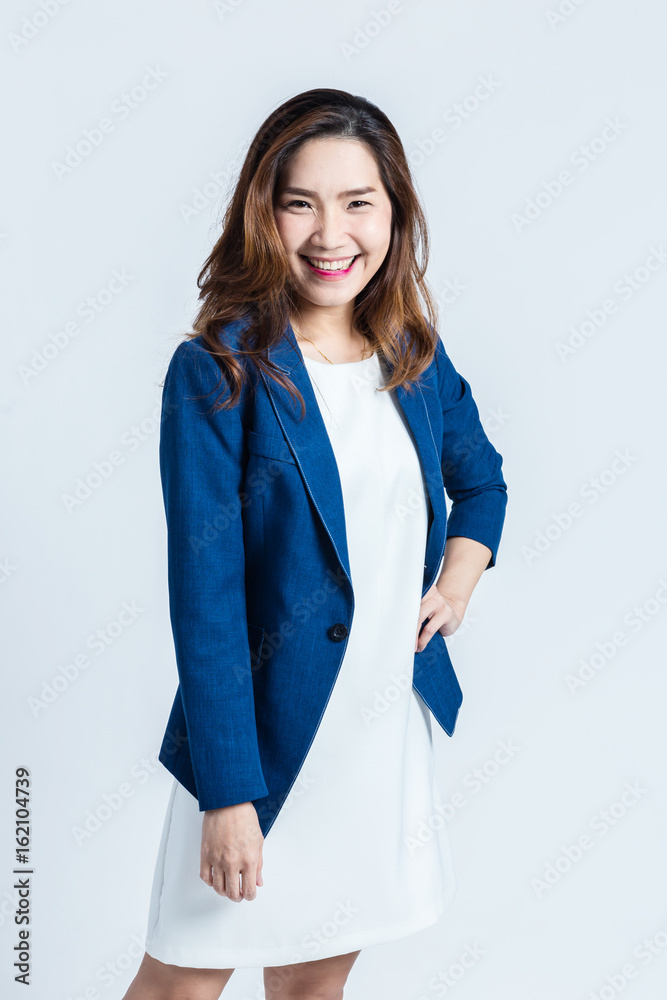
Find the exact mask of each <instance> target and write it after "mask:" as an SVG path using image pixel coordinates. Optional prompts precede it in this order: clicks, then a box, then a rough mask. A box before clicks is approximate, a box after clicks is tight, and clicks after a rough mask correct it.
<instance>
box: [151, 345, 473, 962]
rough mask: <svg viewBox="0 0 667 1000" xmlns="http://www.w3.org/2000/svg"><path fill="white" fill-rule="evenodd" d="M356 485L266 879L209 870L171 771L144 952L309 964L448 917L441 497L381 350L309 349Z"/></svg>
mask: <svg viewBox="0 0 667 1000" xmlns="http://www.w3.org/2000/svg"><path fill="white" fill-rule="evenodd" d="M305 363H306V366H307V369H308V373H309V375H310V377H311V381H312V384H313V387H314V390H315V395H316V398H317V400H318V403H319V406H320V411H321V413H322V417H323V419H324V422H325V424H326V428H327V431H328V433H329V436H330V439H331V444H332V447H333V450H334V454H335V456H336V461H337V464H338V469H339V473H340V479H341V485H342V490H343V499H344V509H345V522H346V531H347V545H348V554H349V560H350V570H351V576H352V584H353V588H354V595H355V609H354V617H353V621H352V627H351V629H350V636H349V639H348V646H347V649H346V652H345V658H344V661H343V664H342V666H341V669H340V672H339V674H338V678H337V680H336V683H335V685H334V689H333V692H332V695H331V698H330V700H329V703H328V705H327V708H326V711H325V713H324V716H323V718H322V721H321V723H320V726H319V728H318V730H317V733H316V735H315V738H314V740H313V742H312V744H311V746H310V749H309V751H308V754H307V756H306V759H305V761H304V764H303V767H302V768H301V771H300V772H299V775H298V777H297V779H296V781H295V783H294V785H293V786H292V789H291V791H290V794H289V796H288V798H287V799H286V801H285V803H284V805H283V807H282V808H281V810H280V812H279V813H278V816H277V818H276V820H275V822H274V824H273V826H272V827H271V829H270V830H269V831H268V833H267V836H266V839H265V841H264V845H263V869H262V875H263V879H264V884H263V885H261V886H258V887H257V895H256V897H255V899H254V900H241V901H240V902H234V901H232V900H230V899H228V898H226V897H224V896H220V895H219V894H218V893H216V891H215V890H214V889H213V888H211V887H210V886H207V885H206V884H205V883H204V882H203V881H202V880H201V879H200V877H199V862H200V847H201V829H202V821H203V816H204V814H203V812H200V811H199V807H198V803H197V800H196V799H195V798H194V796H192V795H191V794H190V792H188V791H187V790H186V789H185V788H184V787H183V786H182V785H181V784H180V783H179V782H177V781H176V779H174V782H173V787H172V791H171V796H170V800H169V804H168V807H167V814H166V817H165V823H164V829H163V833H162V839H161V842H160V846H159V850H158V857H157V863H156V866H155V875H154V880H153V889H152V894H151V900H150V913H149V918H148V932H147V939H146V950H147V951H148V953H149V954H150V955H152V956H153V957H154V958H157V959H158V960H159V961H161V962H166V963H168V964H171V965H181V966H191V967H194V968H218V969H223V968H224V969H232V968H252V967H260V968H261V967H270V966H274V965H288V964H293V963H297V962H307V961H312V960H315V959H320V958H327V957H330V956H333V955H340V954H344V953H346V952H350V951H356V950H358V949H360V948H365V947H367V946H369V945H374V944H379V943H381V942H384V941H391V940H395V939H397V938H402V937H405V936H406V935H409V934H412V933H414V932H415V931H419V930H421V929H422V928H425V927H428V926H429V925H431V924H433V923H435V921H436V920H437V919H438V918H439V916H440V915H441V914H442V913H443V911H444V910H445V909H446V908H447V906H448V905H449V903H450V902H451V900H452V898H453V896H454V895H455V892H456V886H457V883H456V876H455V870H454V865H453V859H452V854H451V850H450V843H449V838H448V833H447V828H446V823H445V821H444V819H443V814H442V811H441V810H442V806H443V802H442V799H441V798H440V795H439V792H438V788H437V785H436V784H435V773H434V759H433V748H432V742H431V717H430V711H429V709H428V708H427V707H426V705H425V704H424V702H423V701H422V699H421V698H420V697H419V695H418V694H417V693H416V691H415V690H414V688H413V687H412V669H413V662H414V655H415V654H414V644H415V638H416V635H417V623H418V612H419V606H420V602H421V590H422V585H423V571H424V554H425V548H426V533H427V525H428V515H429V508H428V504H429V500H428V493H427V491H426V484H425V481H424V479H423V476H422V470H421V464H420V462H419V458H418V454H417V451H416V449H415V445H414V438H413V436H412V432H411V430H410V427H409V424H408V423H407V421H406V419H405V417H404V415H403V411H402V410H401V407H400V405H399V403H398V401H397V400H396V399H395V395H394V393H393V392H377V391H376V388H378V387H380V386H382V385H383V384H384V373H383V368H382V366H381V363H380V361H379V358H378V355H377V354H374V355H373V356H372V357H370V358H367V359H365V360H363V361H353V362H347V363H343V364H328V363H327V362H325V361H322V362H319V361H313V360H312V359H310V358H306V359H305Z"/></svg>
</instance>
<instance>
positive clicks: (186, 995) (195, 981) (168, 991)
mask: <svg viewBox="0 0 667 1000" xmlns="http://www.w3.org/2000/svg"><path fill="white" fill-rule="evenodd" d="M233 971H234V970H233V969H190V968H185V967H184V966H181V965H165V964H164V962H158V960H157V958H153V956H152V955H149V954H148V952H146V953H145V954H144V957H143V959H142V962H141V965H140V966H139V969H138V970H137V974H136V976H135V977H134V979H133V980H132V982H131V983H130V988H129V990H128V991H127V993H126V994H125V996H124V997H123V1000H218V997H219V996H220V994H221V993H222V990H223V988H224V986H226V984H227V983H228V982H229V979H230V977H231V975H232V973H233Z"/></svg>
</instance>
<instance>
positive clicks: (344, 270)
mask: <svg viewBox="0 0 667 1000" xmlns="http://www.w3.org/2000/svg"><path fill="white" fill-rule="evenodd" d="M299 256H300V257H301V258H302V259H303V260H304V261H305V262H306V264H307V265H308V267H309V268H310V270H311V271H314V272H315V274H318V275H322V276H324V275H326V276H327V277H333V276H334V275H336V276H337V277H338V276H339V275H340V276H342V275H345V274H349V273H350V271H351V270H352V268H353V267H354V264H355V261H356V259H357V257H360V256H361V255H360V254H354V256H352V257H344V258H341V259H340V260H326V259H323V258H321V257H306V255H305V254H299Z"/></svg>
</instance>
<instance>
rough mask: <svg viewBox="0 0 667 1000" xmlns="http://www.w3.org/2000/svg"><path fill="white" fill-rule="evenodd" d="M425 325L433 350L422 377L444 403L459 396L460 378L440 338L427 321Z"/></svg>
mask: <svg viewBox="0 0 667 1000" xmlns="http://www.w3.org/2000/svg"><path fill="white" fill-rule="evenodd" d="M424 318H426V317H424ZM427 325H428V326H429V329H430V331H431V336H432V338H433V343H434V347H435V350H434V353H433V360H432V361H431V364H430V365H429V367H428V368H427V369H426V371H425V372H424V375H425V377H426V378H427V379H430V380H431V383H432V384H433V385H435V387H436V388H437V391H438V395H439V397H440V399H441V401H442V402H443V403H446V402H448V401H450V400H452V399H453V398H456V397H458V396H459V395H460V386H461V377H460V375H459V373H458V372H457V370H456V368H455V367H454V365H453V363H452V360H451V358H450V357H449V354H448V352H447V350H446V348H445V345H444V343H443V340H442V337H441V336H440V334H439V333H438V331H437V330H435V329H433V327H432V326H431V325H430V324H429V323H428V321H427Z"/></svg>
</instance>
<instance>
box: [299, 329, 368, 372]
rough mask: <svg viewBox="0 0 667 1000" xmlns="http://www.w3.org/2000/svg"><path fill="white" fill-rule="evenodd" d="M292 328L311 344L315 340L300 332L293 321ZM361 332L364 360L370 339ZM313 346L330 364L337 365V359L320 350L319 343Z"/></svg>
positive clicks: (363, 359)
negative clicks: (332, 358)
mask: <svg viewBox="0 0 667 1000" xmlns="http://www.w3.org/2000/svg"><path fill="white" fill-rule="evenodd" d="M292 329H293V330H294V332H295V333H296V334H297V336H299V337H301V339H302V340H307V341H308V343H309V344H313V341H312V340H310V338H309V337H304V335H303V334H302V333H299V331H298V330H297V329H296V327H295V326H294V323H292ZM359 332H360V333H361V336H362V337H363V338H364V349H363V351H362V352H361V354H362V358H361V360H362V361H365V360H366V359H365V358H364V357H363V355H364V354H365V353H366V351H367V350H368V348H367V347H366V343H367V340H368V338H367V337H366V334H365V333H363V332H362V331H359ZM313 347H314V348H315V350H316V351H317V352H318V353H319V354H321V355H322V357H323V358H324V359H325V361H328V362H329V364H330V365H335V364H336V362H335V361H331V359H330V358H328V357H327V356H326V354H325V353H324V352H323V351H320V349H319V347H318V346H317V344H313Z"/></svg>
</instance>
